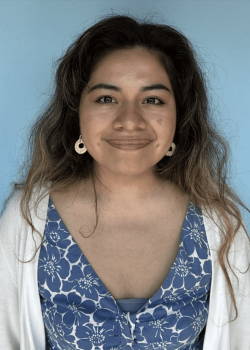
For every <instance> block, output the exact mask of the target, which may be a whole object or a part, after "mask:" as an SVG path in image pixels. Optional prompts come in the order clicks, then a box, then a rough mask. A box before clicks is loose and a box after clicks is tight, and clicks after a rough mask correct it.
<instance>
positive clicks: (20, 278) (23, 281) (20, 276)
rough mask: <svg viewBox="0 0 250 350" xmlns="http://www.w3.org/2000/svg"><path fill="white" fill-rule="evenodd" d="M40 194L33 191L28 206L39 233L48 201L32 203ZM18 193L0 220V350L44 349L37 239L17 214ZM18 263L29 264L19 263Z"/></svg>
mask: <svg viewBox="0 0 250 350" xmlns="http://www.w3.org/2000/svg"><path fill="white" fill-rule="evenodd" d="M36 195H38V196H39V195H40V191H37V190H36V189H34V190H33V194H32V200H31V201H30V203H29V206H30V210H31V218H32V223H33V225H34V226H35V228H36V229H37V230H38V232H40V234H43V231H44V228H45V222H46V212H47V206H48V198H49V196H48V195H46V196H45V198H44V199H42V200H41V202H40V204H39V205H38V210H37V215H36V214H35V212H34V205H33V204H34V202H35V197H36ZM20 199H21V193H20V192H18V193H17V194H15V196H14V197H13V198H12V200H11V201H10V203H9V205H8V207H7V209H6V210H5V212H4V214H3V216H2V217H1V219H0V303H1V306H0V350H45V330H44V323H43V318H42V311H41V305H40V297H39V292H38V281H37V267H38V256H39V250H38V252H37V254H36V255H35V258H34V259H33V260H32V258H33V256H34V253H35V251H36V249H37V248H38V247H39V245H40V243H41V237H40V236H39V234H37V233H36V232H34V234H32V230H31V227H30V226H29V225H28V224H27V223H26V222H25V220H24V219H23V217H22V215H21V211H20ZM17 258H18V259H19V260H20V261H24V262H25V261H29V260H32V261H30V262H27V263H22V262H19V261H18V259H17Z"/></svg>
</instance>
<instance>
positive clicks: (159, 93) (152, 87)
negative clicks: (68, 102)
mask: <svg viewBox="0 0 250 350" xmlns="http://www.w3.org/2000/svg"><path fill="white" fill-rule="evenodd" d="M98 85H99V87H98ZM108 85H109V86H108ZM157 85H158V86H157ZM79 118H80V131H81V135H82V140H83V142H84V145H85V146H86V148H87V150H88V152H89V153H90V155H91V156H92V157H93V158H94V169H95V170H97V171H98V170H105V171H106V172H107V171H108V172H112V173H115V174H119V175H139V174H143V173H148V172H152V171H153V169H154V166H155V164H156V163H157V162H159V161H160V160H161V159H162V158H163V157H164V156H165V154H166V153H167V151H168V150H169V148H170V146H171V143H172V141H173V138H174V134H175V128H176V105H175V98H174V94H173V89H172V86H171V84H170V80H169V78H168V75H167V73H166V71H165V69H164V68H163V67H162V66H161V65H160V64H159V63H158V61H157V60H156V58H155V57H154V56H153V55H152V54H151V53H150V52H148V51H147V50H146V49H143V48H133V49H130V50H128V49H127V50H119V51H116V52H114V53H111V54H109V55H108V56H106V57H105V58H104V59H103V60H101V61H100V62H99V64H98V66H97V68H96V70H95V71H94V72H93V74H92V75H91V79H90V81H89V83H88V85H87V86H86V88H85V89H84V91H83V92H82V95H81V101H80V108H79Z"/></svg>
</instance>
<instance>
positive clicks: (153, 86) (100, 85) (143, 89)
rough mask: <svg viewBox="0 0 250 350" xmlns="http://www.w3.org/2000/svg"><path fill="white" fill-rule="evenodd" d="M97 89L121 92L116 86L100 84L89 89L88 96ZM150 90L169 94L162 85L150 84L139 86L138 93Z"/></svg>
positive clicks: (167, 89)
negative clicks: (163, 91)
mask: <svg viewBox="0 0 250 350" xmlns="http://www.w3.org/2000/svg"><path fill="white" fill-rule="evenodd" d="M97 89H107V90H114V91H118V92H122V89H121V88H119V87H118V86H115V85H110V84H104V83H100V84H96V85H94V86H93V87H92V88H91V89H89V91H88V94H90V93H91V92H92V91H93V90H97ZM150 90H166V91H168V92H170V93H171V91H170V89H169V88H168V87H167V86H165V85H163V84H152V85H148V86H141V88H140V90H139V91H140V92H145V91H150Z"/></svg>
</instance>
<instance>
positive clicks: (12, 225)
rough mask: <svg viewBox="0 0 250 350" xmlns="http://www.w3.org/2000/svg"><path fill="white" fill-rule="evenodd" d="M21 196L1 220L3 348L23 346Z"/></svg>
mask: <svg viewBox="0 0 250 350" xmlns="http://www.w3.org/2000/svg"><path fill="white" fill-rule="evenodd" d="M18 199H19V195H18V194H17V195H15V196H14V197H13V198H12V200H11V202H10V203H9V205H8V207H7V209H6V210H5V212H4V214H3V216H2V217H1V220H0V349H1V350H17V349H20V329H19V309H18V284H17V261H16V258H15V254H14V252H15V247H16V242H15V240H16V239H18V236H19V229H20V227H21V221H20V215H18V204H19V200H18Z"/></svg>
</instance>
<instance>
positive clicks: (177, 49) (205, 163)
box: [2, 15, 250, 320]
mask: <svg viewBox="0 0 250 350" xmlns="http://www.w3.org/2000/svg"><path fill="white" fill-rule="evenodd" d="M138 46H139V47H143V48H146V49H147V50H149V51H150V52H152V53H153V54H155V55H156V57H157V59H158V60H159V63H160V64H162V65H163V67H164V68H165V69H166V72H167V74H168V76H169V79H170V82H171V85H172V87H173V91H174V96H175V100H176V107H177V122H176V133H175V136H174V140H173V142H174V143H175V144H176V145H177V152H176V153H175V155H174V156H173V157H163V158H162V159H161V160H160V161H159V162H158V163H157V164H156V171H155V175H156V176H157V177H159V178H161V179H168V180H170V181H171V182H173V183H175V184H176V185H177V186H178V187H179V188H180V189H181V190H182V191H183V192H185V193H187V194H189V195H190V198H191V200H192V201H193V203H194V204H197V205H198V204H199V205H204V206H208V207H209V208H214V209H215V210H216V212H217V213H218V217H220V218H222V219H223V221H224V223H225V230H222V229H221V228H220V231H221V233H222V235H223V239H222V243H221V246H220V248H219V251H218V258H219V262H220V265H221V268H222V270H223V272H224V274H225V277H226V280H227V283H228V288H229V292H230V295H231V298H232V301H233V305H234V307H235V310H236V317H235V319H236V318H237V316H238V311H237V306H236V302H235V296H234V291H233V288H232V284H231V281H230V278H229V275H228V272H227V270H226V267H225V259H226V261H227V263H228V265H229V266H230V264H229V260H228V253H229V249H230V246H231V244H232V241H233V239H234V237H235V235H236V233H237V231H238V230H239V228H240V226H243V228H244V230H245V232H246V235H247V237H248V234H247V231H246V229H245V227H244V223H243V220H242V216H241V212H240V210H239V209H238V208H237V206H236V204H235V203H238V204H240V205H241V206H242V207H244V208H245V209H246V210H247V211H248V212H249V213H250V211H249V209H248V208H247V207H246V206H245V205H244V204H243V203H242V201H241V200H240V198H239V197H238V196H237V194H236V193H235V192H234V191H233V190H232V188H230V186H229V185H228V184H227V163H228V158H229V153H230V147H229V143H228V142H227V141H226V140H225V139H224V138H223V137H222V136H221V135H220V134H219V133H218V131H217V130H216V126H215V123H214V121H213V119H212V114H213V113H212V109H211V107H210V101H209V99H208V87H207V81H206V79H205V74H204V72H203V71H202V69H201V66H200V65H199V64H198V62H199V58H198V56H197V53H196V52H195V50H194V48H193V46H192V44H191V43H190V42H189V40H188V39H187V38H186V37H185V36H184V35H183V34H182V33H181V32H180V31H179V30H176V29H175V28H173V27H172V26H168V25H166V24H158V23H153V22H152V21H148V20H145V19H144V20H138V19H135V18H133V17H132V16H125V15H108V16H106V17H105V18H103V19H101V20H99V21H98V22H97V23H96V24H94V25H93V26H92V27H90V28H89V29H87V30H86V31H85V32H84V33H83V34H81V35H80V36H79V37H78V38H77V39H76V40H75V42H73V43H72V44H71V45H70V47H69V48H68V49H67V51H66V52H65V54H64V55H63V56H62V57H61V58H60V59H59V60H58V68H57V71H56V76H55V90H54V93H53V96H52V98H51V99H50V101H49V103H48V104H47V106H46V107H45V109H44V110H43V112H42V113H41V114H40V116H39V117H38V119H37V120H35V122H34V124H33V126H32V128H31V132H30V138H29V145H30V147H29V152H28V153H27V154H28V156H27V161H26V162H24V164H23V168H22V169H23V178H22V180H20V181H19V182H14V183H12V185H13V190H12V192H11V194H10V196H9V197H8V198H7V199H6V200H5V203H4V208H5V207H6V204H7V202H8V201H9V199H10V198H11V197H12V195H13V194H14V193H15V192H16V191H18V190H21V193H22V196H21V212H22V215H23V217H24V219H25V220H26V222H27V223H28V224H29V225H30V226H31V227H32V233H33V232H34V231H36V232H38V231H37V230H36V229H35V227H34V226H33V224H32V219H31V215H30V209H29V201H30V199H31V195H32V190H33V189H34V187H35V186H38V187H39V188H40V189H41V188H44V185H45V184H47V183H48V182H50V183H51V186H50V188H49V189H48V190H47V191H46V193H45V194H43V196H40V198H38V199H37V201H36V203H35V208H37V206H38V203H39V202H40V200H41V199H42V198H44V197H45V195H46V194H47V193H50V192H53V191H55V190H56V191H58V190H64V189H66V188H67V187H68V186H70V185H72V184H77V183H78V182H80V180H82V179H83V178H85V179H88V178H91V177H92V180H93V185H94V178H93V171H92V160H93V158H92V157H91V155H90V154H89V153H88V152H86V153H85V154H84V155H79V154H77V153H76V152H75V150H74V144H75V142H76V140H77V139H78V138H79V134H80V128H79V116H78V112H79V110H78V108H79V103H80V97H81V93H82V91H83V89H84V88H85V87H86V85H87V83H88V81H89V80H90V76H91V73H93V71H94V69H95V68H96V66H97V64H98V62H99V61H100V60H101V59H102V58H103V57H104V56H105V55H106V54H109V53H111V52H113V51H115V50H118V49H131V48H134V47H138ZM94 187H95V186H94ZM95 194H96V193H95ZM95 208H96V218H97V220H96V225H95V229H96V227H97V223H98V215H97V197H96V196H95ZM3 210H4V209H3ZM3 210H2V212H3ZM230 216H231V217H233V218H235V219H236V222H237V225H236V227H234V224H233V221H232V220H234V219H230ZM212 219H213V218H212ZM95 229H94V231H95ZM94 231H93V232H94ZM38 233H39V232H38ZM39 235H40V236H41V238H42V235H41V233H39ZM41 244H42V242H41ZM40 246H41V245H40ZM40 246H39V247H38V248H37V250H36V252H35V254H34V257H35V255H36V253H37V251H38V249H39V248H40ZM34 257H33V258H34ZM33 258H32V259H31V260H33ZM31 260H29V261H31ZM29 261H28V262H29ZM230 268H231V266H230ZM231 270H232V268H231ZM235 319H234V320H235Z"/></svg>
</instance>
